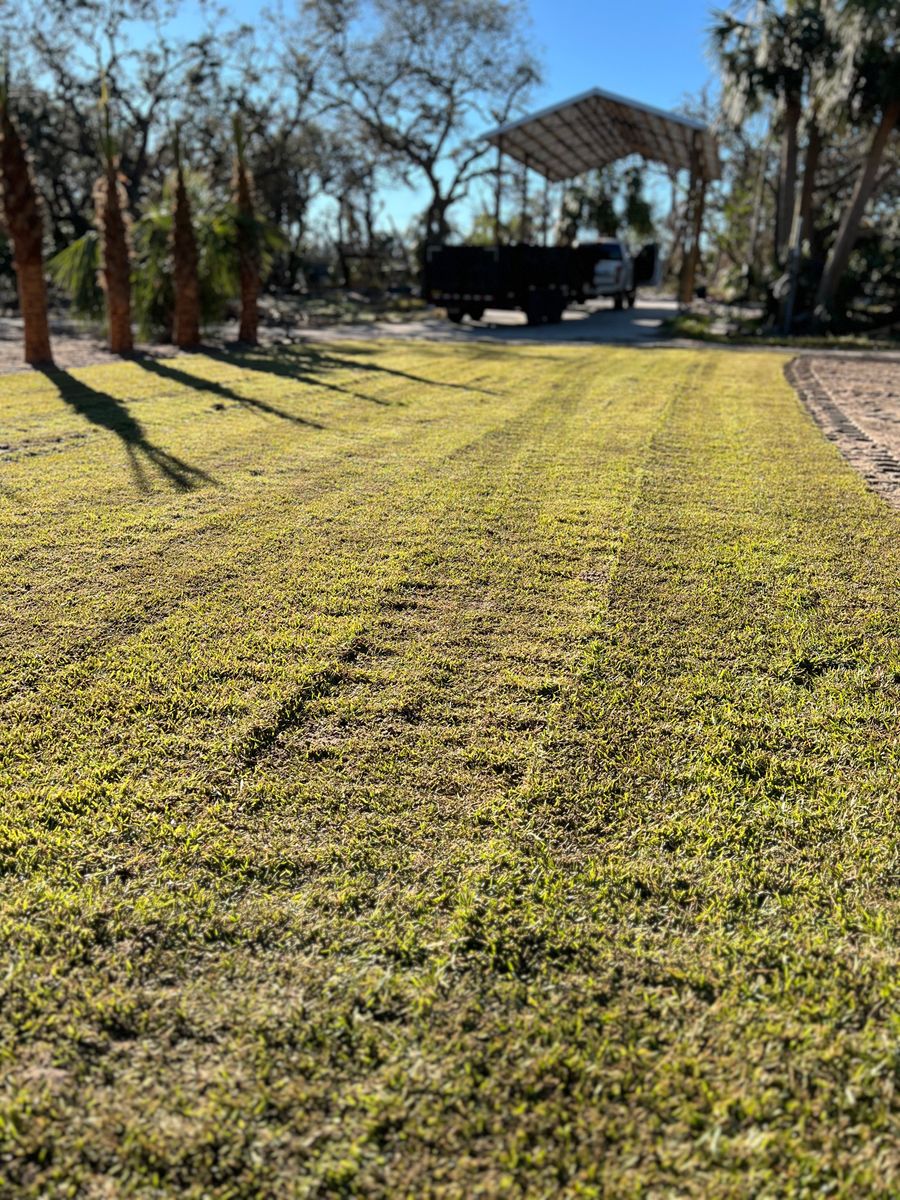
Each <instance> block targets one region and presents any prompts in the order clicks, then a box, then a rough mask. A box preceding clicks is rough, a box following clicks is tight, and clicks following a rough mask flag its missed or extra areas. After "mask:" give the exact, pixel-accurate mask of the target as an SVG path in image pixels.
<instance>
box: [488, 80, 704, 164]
mask: <svg viewBox="0 0 900 1200" xmlns="http://www.w3.org/2000/svg"><path fill="white" fill-rule="evenodd" d="M484 136H485V138H486V140H487V141H488V142H491V143H492V144H493V145H495V146H496V147H497V148H498V150H500V151H502V153H503V154H508V155H509V157H510V158H514V159H515V160H516V161H517V162H520V163H524V164H525V166H527V167H529V168H530V169H531V170H533V171H536V172H537V173H538V174H539V175H543V176H544V178H545V179H548V180H550V181H551V182H553V183H558V182H561V181H562V180H564V179H572V178H574V177H575V176H577V175H583V174H585V172H587V171H593V170H596V169H597V168H598V167H605V166H607V165H608V164H609V163H611V162H615V161H616V159H619V158H625V157H626V156H627V155H629V154H640V155H642V156H643V157H644V158H646V159H649V160H651V161H653V162H658V163H662V164H663V165H665V166H667V167H671V168H673V169H674V170H679V169H682V168H683V169H684V170H687V171H690V172H691V174H692V175H695V176H699V178H700V179H702V180H703V182H704V183H708V182H710V180H713V179H718V177H719V153H718V148H717V146H716V139H715V137H714V136H713V134H712V132H711V131H710V130H709V128H708V127H707V126H706V125H704V124H703V123H702V122H700V121H694V120H692V119H691V118H690V117H682V116H680V115H679V114H678V113H671V112H664V111H663V110H662V109H659V108H652V107H651V106H650V105H649V104H641V103H640V102H639V101H637V100H626V99H625V97H624V96H616V95H614V94H613V93H612V92H604V91H601V89H600V88H592V89H591V90H590V91H589V92H582V94H581V95H580V96H574V97H573V98H572V99H571V100H564V101H562V103H560V104H554V105H552V106H551V107H550V108H544V109H541V111H540V112H536V113H534V114H533V115H532V116H530V117H522V118H521V120H518V121H510V122H509V124H507V125H501V126H500V127H499V128H497V129H492V130H491V131H490V132H489V133H487V134H485V135H484Z"/></svg>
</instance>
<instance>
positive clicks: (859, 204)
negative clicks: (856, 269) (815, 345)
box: [816, 99, 900, 318]
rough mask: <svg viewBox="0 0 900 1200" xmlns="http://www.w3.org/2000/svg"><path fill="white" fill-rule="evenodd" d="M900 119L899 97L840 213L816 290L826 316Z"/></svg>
mask: <svg viewBox="0 0 900 1200" xmlns="http://www.w3.org/2000/svg"><path fill="white" fill-rule="evenodd" d="M898 120H900V99H897V100H894V101H892V103H890V104H889V105H887V106H886V107H885V109H884V111H883V112H882V114H881V120H880V121H879V122H878V126H877V128H876V130H875V132H874V134H873V135H872V142H871V145H870V146H869V151H868V153H867V154H866V157H865V159H864V160H863V163H862V167H861V169H860V172H859V175H858V177H857V180H856V186H855V187H854V189H853V195H852V196H851V197H850V202H849V204H848V205H847V207H846V209H845V210H844V214H843V216H842V217H841V223H840V226H839V227H838V231H837V237H836V238H835V239H834V245H833V246H832V247H831V251H830V253H829V255H828V261H827V262H826V263H825V270H824V271H823V272H822V278H821V280H820V281H819V289H818V291H817V293H816V313H817V315H818V316H819V317H820V318H822V317H827V315H828V314H829V313H830V311H831V307H832V305H833V303H834V295H835V292H836V291H837V285H838V284H839V283H840V280H841V276H842V275H843V273H844V271H846V269H847V263H848V262H849V261H850V255H851V254H852V252H853V247H854V246H855V245H856V239H857V237H858V236H859V227H860V224H861V222H862V218H863V213H864V212H865V209H866V205H867V204H868V202H869V198H870V196H871V195H872V192H873V191H874V189H875V183H876V181H877V179H878V168H879V167H880V165H881V160H882V158H883V156H884V150H885V147H886V146H887V144H888V140H889V138H890V136H891V134H892V133H893V131H894V127H895V126H896V124H897V122H898Z"/></svg>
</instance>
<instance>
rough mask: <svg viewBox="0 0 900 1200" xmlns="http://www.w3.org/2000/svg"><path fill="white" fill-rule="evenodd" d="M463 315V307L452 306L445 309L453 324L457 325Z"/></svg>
mask: <svg viewBox="0 0 900 1200" xmlns="http://www.w3.org/2000/svg"><path fill="white" fill-rule="evenodd" d="M465 315H466V312H465V309H463V308H457V307H455V306H454V307H453V308H448V309H447V319H448V320H450V321H452V322H453V324H454V325H459V323H460V322H461V321H462V319H463V317H464V316H465Z"/></svg>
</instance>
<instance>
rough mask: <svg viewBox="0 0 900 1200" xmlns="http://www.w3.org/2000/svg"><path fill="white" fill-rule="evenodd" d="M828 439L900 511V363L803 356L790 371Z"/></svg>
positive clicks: (789, 373)
mask: <svg viewBox="0 0 900 1200" xmlns="http://www.w3.org/2000/svg"><path fill="white" fill-rule="evenodd" d="M786 374H787V377H788V379H789V380H790V382H791V383H792V384H793V385H794V387H795V388H796V389H797V391H798V392H799V393H800V396H801V398H802V399H803V401H804V403H805V404H806V406H807V408H808V409H809V411H810V412H811V413H812V415H813V417H814V418H815V420H816V422H817V423H818V424H819V426H820V427H821V429H822V432H823V433H824V434H825V436H826V437H827V438H828V439H829V440H831V441H833V442H835V443H836V445H837V447H838V449H839V450H840V451H841V453H842V454H843V455H844V457H845V458H846V459H847V461H848V462H850V463H852V465H853V466H854V467H856V469H857V470H858V471H859V472H860V474H861V475H862V476H863V478H864V479H865V480H866V482H867V483H868V484H869V486H870V487H871V488H873V489H874V490H875V491H876V492H878V493H879V495H881V496H884V498H885V499H886V500H887V501H889V503H891V504H892V505H894V506H895V507H896V508H900V362H898V361H896V360H888V359H877V358H871V357H869V356H868V355H866V356H864V357H859V356H852V357H851V356H846V357H843V358H836V357H829V358H824V357H821V356H819V355H812V354H810V355H804V356H802V357H801V358H796V359H794V361H793V362H791V363H790V364H789V365H788V367H787V370H786Z"/></svg>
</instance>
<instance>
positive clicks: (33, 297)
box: [0, 96, 53, 366]
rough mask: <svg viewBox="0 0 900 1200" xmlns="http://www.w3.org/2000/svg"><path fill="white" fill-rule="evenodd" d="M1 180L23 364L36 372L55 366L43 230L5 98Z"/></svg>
mask: <svg viewBox="0 0 900 1200" xmlns="http://www.w3.org/2000/svg"><path fill="white" fill-rule="evenodd" d="M0 178H2V183H3V209H4V213H5V216H6V227H7V229H8V230H9V235H10V240H11V242H12V250H13V261H14V264H15V268H16V286H17V288H18V292H19V308H20V310H21V312H22V320H23V323H24V326H25V361H26V362H27V363H30V364H32V365H34V366H37V365H47V364H50V363H52V362H53V352H52V350H51V348H50V326H49V322H48V319H47V285H46V283H45V281H44V258H43V245H42V243H43V236H44V226H43V221H42V219H41V209H40V204H39V202H38V196H37V192H36V190H35V187H34V183H33V182H32V178H31V171H30V169H29V166H28V158H27V156H26V154H25V146H24V144H23V142H22V139H21V137H20V136H19V131H18V130H17V129H16V127H15V125H14V123H13V120H12V117H11V116H10V112H9V107H8V104H7V101H6V98H5V96H4V97H2V98H0Z"/></svg>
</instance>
